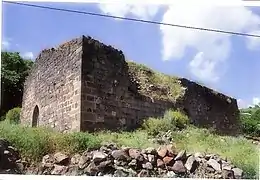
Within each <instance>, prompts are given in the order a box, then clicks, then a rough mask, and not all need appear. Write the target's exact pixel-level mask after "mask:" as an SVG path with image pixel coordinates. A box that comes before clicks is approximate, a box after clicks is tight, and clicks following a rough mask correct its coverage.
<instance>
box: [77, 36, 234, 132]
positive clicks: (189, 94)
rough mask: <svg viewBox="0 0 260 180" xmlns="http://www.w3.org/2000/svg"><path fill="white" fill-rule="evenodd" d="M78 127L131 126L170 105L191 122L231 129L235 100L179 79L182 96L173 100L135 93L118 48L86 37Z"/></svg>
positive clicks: (155, 115)
mask: <svg viewBox="0 0 260 180" xmlns="http://www.w3.org/2000/svg"><path fill="white" fill-rule="evenodd" d="M83 42H84V43H83V60H82V109H81V111H82V114H81V115H82V116H81V130H82V131H85V130H94V129H103V128H107V129H119V128H127V129H133V128H136V127H138V126H139V125H140V124H141V122H142V121H143V120H144V119H145V118H147V117H161V116H162V115H163V114H164V112H165V111H166V110H168V109H170V108H179V109H181V110H183V111H184V112H186V113H187V114H188V115H189V117H190V118H191V120H193V121H194V124H196V125H201V126H204V127H213V128H217V129H219V130H220V131H222V132H225V133H235V132H236V131H237V127H238V126H237V125H238V122H237V120H238V118H237V117H238V114H237V113H238V108H237V103H236V100H234V99H232V98H229V97H227V96H224V95H221V94H216V93H215V92H214V91H212V90H210V89H208V88H206V87H202V86H200V85H198V84H195V83H192V82H190V81H188V80H186V79H181V82H182V85H183V86H184V87H186V92H185V96H184V98H183V99H179V100H178V101H177V102H176V103H171V102H165V101H159V100H153V99H151V98H149V97H146V96H143V95H140V94H138V92H137V88H138V84H135V83H134V82H133V81H131V76H130V75H129V72H128V66H127V63H126V62H125V58H124V55H123V53H122V51H118V50H116V49H114V48H112V47H111V46H106V45H104V44H102V43H100V42H98V41H96V40H93V39H91V38H90V37H88V38H84V40H83Z"/></svg>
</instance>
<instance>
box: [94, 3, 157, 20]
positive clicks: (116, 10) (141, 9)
mask: <svg viewBox="0 0 260 180" xmlns="http://www.w3.org/2000/svg"><path fill="white" fill-rule="evenodd" d="M98 7H99V9H100V10H101V11H102V12H103V13H105V14H109V15H113V16H120V17H125V16H126V15H129V14H131V15H134V16H136V17H138V18H141V19H145V20H148V19H153V17H154V16H155V15H156V14H157V12H158V10H159V8H160V6H158V5H152V4H126V3H115V4H114V3H112V4H111V3H100V4H98Z"/></svg>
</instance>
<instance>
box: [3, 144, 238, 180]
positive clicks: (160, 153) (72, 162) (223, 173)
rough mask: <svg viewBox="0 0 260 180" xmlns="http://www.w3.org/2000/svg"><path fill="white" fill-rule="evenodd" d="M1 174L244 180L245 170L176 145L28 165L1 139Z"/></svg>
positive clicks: (107, 148)
mask: <svg viewBox="0 0 260 180" xmlns="http://www.w3.org/2000/svg"><path fill="white" fill-rule="evenodd" d="M0 153H1V154H0V160H1V161H0V170H1V173H12V174H41V175H73V176H75V175H86V176H110V177H168V178H174V177H185V178H222V179H223V178H225V179H234V178H236V179H241V178H243V171H242V170H241V169H239V168H238V167H235V166H233V165H232V164H230V162H227V161H226V160H225V159H222V158H221V157H219V156H218V155H215V154H205V153H199V152H198V153H194V154H188V153H187V152H186V151H185V150H183V151H180V152H176V149H175V147H173V146H170V145H168V146H166V145H165V146H161V147H160V148H158V149H157V150H156V149H154V148H147V149H143V150H142V149H136V148H118V147H116V145H114V144H108V145H104V146H102V147H101V148H100V149H98V150H95V151H85V152H83V153H82V154H75V155H72V156H69V155H67V154H63V153H61V152H58V153H55V154H48V155H45V156H44V157H43V158H42V162H41V163H40V164H38V165H30V166H28V164H27V165H26V163H23V161H22V160H21V157H20V156H19V153H18V152H17V151H16V150H15V149H14V148H13V147H11V146H10V144H9V143H8V142H7V141H5V140H0Z"/></svg>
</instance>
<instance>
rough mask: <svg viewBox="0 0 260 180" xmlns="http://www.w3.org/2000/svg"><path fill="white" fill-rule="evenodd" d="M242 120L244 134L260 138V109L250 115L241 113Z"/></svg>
mask: <svg viewBox="0 0 260 180" xmlns="http://www.w3.org/2000/svg"><path fill="white" fill-rule="evenodd" d="M250 114H251V115H250ZM240 120H241V123H242V128H243V132H244V133H246V134H249V135H252V136H260V108H258V109H256V110H255V111H253V112H251V113H249V114H244V113H241V115H240Z"/></svg>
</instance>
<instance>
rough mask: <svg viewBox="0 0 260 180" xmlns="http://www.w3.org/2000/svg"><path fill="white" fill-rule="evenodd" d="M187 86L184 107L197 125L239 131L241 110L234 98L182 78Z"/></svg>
mask: <svg viewBox="0 0 260 180" xmlns="http://www.w3.org/2000/svg"><path fill="white" fill-rule="evenodd" d="M181 83H182V85H183V86H184V87H186V89H187V90H186V93H185V96H184V99H183V107H184V110H185V111H186V113H187V114H188V115H189V117H190V120H191V122H192V123H193V124H194V125H196V126H203V127H211V128H214V129H217V130H218V131H219V132H223V133H224V134H236V133H238V132H239V123H238V117H239V110H238V106H237V101H236V99H234V98H231V97H228V96H226V95H224V94H221V93H218V92H216V91H213V90H212V89H209V88H207V87H204V86H201V85H198V84H196V83H195V82H191V81H189V80H187V79H184V78H183V79H181Z"/></svg>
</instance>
